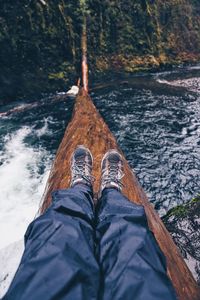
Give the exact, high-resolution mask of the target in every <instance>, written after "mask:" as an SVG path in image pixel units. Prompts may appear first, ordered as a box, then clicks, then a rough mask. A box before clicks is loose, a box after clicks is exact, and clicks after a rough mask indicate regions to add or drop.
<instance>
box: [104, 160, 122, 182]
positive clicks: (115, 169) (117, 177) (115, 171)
mask: <svg viewBox="0 0 200 300" xmlns="http://www.w3.org/2000/svg"><path fill="white" fill-rule="evenodd" d="M105 172H106V169H105V170H104V171H103V183H104V184H105V185H106V184H109V183H110V182H111V181H114V182H115V183H117V184H118V185H119V186H120V187H123V186H124V185H123V183H122V182H121V179H122V178H123V177H124V173H123V171H122V170H121V169H120V167H119V166H118V165H117V164H116V163H112V162H110V163H109V166H108V174H105Z"/></svg>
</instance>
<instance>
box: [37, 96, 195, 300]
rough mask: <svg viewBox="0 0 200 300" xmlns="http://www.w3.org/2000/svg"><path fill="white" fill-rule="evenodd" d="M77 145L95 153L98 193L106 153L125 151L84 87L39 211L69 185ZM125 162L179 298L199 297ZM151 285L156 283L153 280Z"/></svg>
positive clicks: (131, 192)
mask: <svg viewBox="0 0 200 300" xmlns="http://www.w3.org/2000/svg"><path fill="white" fill-rule="evenodd" d="M77 145H85V146H86V147H88V148H89V149H90V150H91V152H92V155H93V158H94V167H93V175H94V176H95V178H96V181H95V183H94V192H95V194H97V192H98V189H99V183H100V180H99V179H100V165H101V159H102V157H103V155H104V154H105V152H106V151H107V150H109V149H113V148H117V149H118V150H119V151H120V153H121V154H122V155H123V153H122V152H121V150H120V149H119V147H118V145H117V143H116V140H115V138H114V136H113V135H112V133H111V132H110V130H109V128H108V126H107V125H106V123H105V122H104V120H103V119H102V117H101V116H100V114H99V112H98V111H97V110H96V108H95V106H94V104H93V102H92V101H91V99H90V97H89V96H88V95H87V93H86V92H85V91H84V90H82V91H81V92H80V93H79V95H78V97H77V99H76V103H75V106H74V112H73V116H72V120H71V122H70V123H69V125H68V127H67V129H66V131H65V134H64V137H63V140H62V142H61V144H60V146H59V149H58V151H57V154H56V158H55V161H54V163H53V166H52V169H51V173H50V176H49V179H48V182H47V186H46V190H45V193H44V197H43V202H42V206H41V210H40V213H43V212H45V210H46V209H47V208H48V207H49V205H50V204H51V192H52V191H54V190H56V189H65V188H68V187H69V185H70V158H71V155H72V153H73V151H74V149H75V148H76V147H77ZM123 157H124V156H123ZM124 163H125V176H124V178H123V184H124V188H123V193H124V194H125V195H126V196H127V197H128V198H129V199H130V201H133V202H135V203H138V204H142V205H143V206H144V207H145V211H146V214H147V218H148V223H149V227H150V229H151V230H152V231H153V233H154V235H155V238H156V240H157V242H158V244H159V246H160V248H161V249H162V251H163V253H164V254H165V256H166V259H167V269H168V274H169V277H170V278H171V281H172V283H173V285H174V287H175V289H176V292H177V295H178V299H179V300H199V299H200V290H199V287H198V286H197V283H196V281H195V280H194V278H193V276H192V274H191V272H190V270H189V269H188V267H187V265H186V264H185V262H184V260H183V258H182V256H181V254H180V252H179V250H178V249H177V247H176V246H175V244H174V242H173V240H172V238H171V236H170V234H169V233H168V231H167V230H166V228H165V226H164V224H163V223H162V221H161V219H160V218H159V216H158V214H157V213H156V211H155V210H154V208H153V207H152V205H151V204H150V203H149V201H148V199H147V197H146V195H145V193H144V191H143V190H142V188H141V186H140V185H139V183H138V181H137V179H136V176H135V175H134V173H133V171H132V170H131V168H130V167H129V165H128V162H127V161H126V159H125V158H124ZM152 284H154V283H153V282H152ZM133 298H134V297H133ZM144 300H148V299H144ZM161 300H162V299H161ZM169 300H170V299H169Z"/></svg>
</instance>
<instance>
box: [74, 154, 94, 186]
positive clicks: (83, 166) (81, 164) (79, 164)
mask: <svg viewBox="0 0 200 300" xmlns="http://www.w3.org/2000/svg"><path fill="white" fill-rule="evenodd" d="M72 172H73V179H72V180H73V181H74V180H76V179H77V178H80V177H81V178H83V179H84V180H86V181H87V182H89V183H92V182H94V181H95V177H94V176H92V175H86V173H90V172H91V166H90V164H89V163H87V162H86V161H84V160H83V159H82V158H81V157H80V158H77V159H76V162H75V163H74V164H73V166H72Z"/></svg>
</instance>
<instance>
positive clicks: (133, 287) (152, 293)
mask: <svg viewBox="0 0 200 300" xmlns="http://www.w3.org/2000/svg"><path fill="white" fill-rule="evenodd" d="M114 158H115V159H114ZM119 159H121V158H120V156H119ZM116 162H117V157H114V156H113V161H112V166H109V164H110V163H109V162H108V161H107V162H106V164H105V165H106V176H104V175H105V172H104V171H105V170H104V171H103V176H102V177H103V180H102V181H103V182H102V187H103V191H102V196H101V199H100V200H99V208H98V225H97V233H96V235H97V241H98V243H99V253H98V255H99V264H100V268H101V274H102V281H101V288H100V290H101V296H100V299H105V300H109V299H115V300H118V299H126V300H128V299H131V300H132V299H134V300H146V299H147V300H161V299H162V300H174V299H176V296H175V292H174V289H173V287H172V284H171V282H170V280H169V278H168V276H167V273H166V262H165V258H164V256H163V254H162V252H161V250H160V248H159V247H158V245H157V242H156V240H155V238H154V236H153V234H152V233H151V232H150V230H149V228H148V224H147V220H146V215H145V212H144V208H143V207H142V206H140V205H136V204H134V203H132V202H130V201H129V200H128V199H127V198H126V197H124V196H123V195H122V193H121V192H120V189H121V185H120V184H119V180H120V169H121V166H120V165H118V166H117V167H116V171H117V172H118V175H117V176H118V180H116V181H115V166H114V164H116ZM110 170H111V173H112V174H111V175H110ZM110 177H111V179H112V180H110ZM104 179H106V180H104ZM114 182H115V184H116V185H114V184H112V183H114ZM110 183H111V184H110ZM109 186H110V187H109ZM117 188H118V189H117Z"/></svg>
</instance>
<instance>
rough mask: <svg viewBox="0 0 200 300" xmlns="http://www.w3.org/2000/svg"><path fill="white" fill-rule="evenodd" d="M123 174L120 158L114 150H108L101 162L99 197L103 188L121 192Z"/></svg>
mask: <svg viewBox="0 0 200 300" xmlns="http://www.w3.org/2000/svg"><path fill="white" fill-rule="evenodd" d="M123 176H124V173H123V160H122V156H121V155H120V154H119V152H118V151H117V150H115V149H112V150H109V151H108V152H107V153H106V154H105V155H104V157H103V159H102V162H101V186H100V195H101V193H102V191H103V190H104V189H105V188H116V189H117V190H119V191H121V190H122V187H123V184H122V181H121V179H122V177H123Z"/></svg>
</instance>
